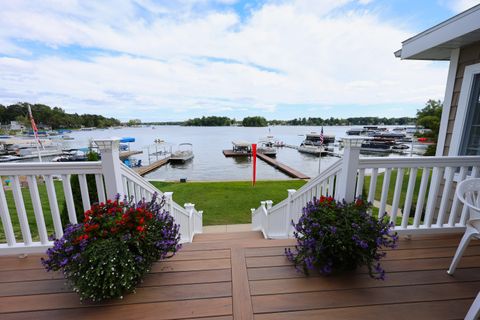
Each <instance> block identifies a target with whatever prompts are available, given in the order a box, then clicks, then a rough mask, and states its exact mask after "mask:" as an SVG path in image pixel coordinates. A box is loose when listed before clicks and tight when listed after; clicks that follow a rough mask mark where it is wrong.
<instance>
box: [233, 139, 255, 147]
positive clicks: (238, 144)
mask: <svg viewBox="0 0 480 320" xmlns="http://www.w3.org/2000/svg"><path fill="white" fill-rule="evenodd" d="M232 143H233V145H234V146H236V147H251V146H252V144H251V143H250V142H248V141H244V140H235V141H232Z"/></svg>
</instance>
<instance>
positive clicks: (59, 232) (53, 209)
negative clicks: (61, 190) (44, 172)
mask: <svg viewBox="0 0 480 320" xmlns="http://www.w3.org/2000/svg"><path fill="white" fill-rule="evenodd" d="M44 179H45V186H46V187H47V195H48V203H49V204H50V213H51V214H52V220H53V227H54V228H55V237H56V238H57V239H59V238H61V237H62V236H63V227H62V220H61V218H60V210H59V209H58V200H57V193H56V191H55V184H54V182H53V178H52V176H50V175H48V176H45V178H44Z"/></svg>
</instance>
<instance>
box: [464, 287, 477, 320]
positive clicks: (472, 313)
mask: <svg viewBox="0 0 480 320" xmlns="http://www.w3.org/2000/svg"><path fill="white" fill-rule="evenodd" d="M479 317H480V293H479V294H477V297H476V298H475V301H473V303H472V305H471V306H470V309H468V312H467V315H466V316H465V319H464V320H476V319H478V318H479Z"/></svg>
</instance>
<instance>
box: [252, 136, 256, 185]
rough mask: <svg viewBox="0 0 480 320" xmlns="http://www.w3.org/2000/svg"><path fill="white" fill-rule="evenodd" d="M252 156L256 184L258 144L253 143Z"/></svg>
mask: <svg viewBox="0 0 480 320" xmlns="http://www.w3.org/2000/svg"><path fill="white" fill-rule="evenodd" d="M252 157H253V180H252V184H253V185H255V182H256V180H257V145H256V144H255V143H254V144H252Z"/></svg>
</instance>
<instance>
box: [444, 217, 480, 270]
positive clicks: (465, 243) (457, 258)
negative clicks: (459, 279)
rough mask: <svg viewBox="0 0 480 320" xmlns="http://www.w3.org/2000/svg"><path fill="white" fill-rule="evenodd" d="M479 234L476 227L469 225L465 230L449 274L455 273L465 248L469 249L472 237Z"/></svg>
mask: <svg viewBox="0 0 480 320" xmlns="http://www.w3.org/2000/svg"><path fill="white" fill-rule="evenodd" d="M477 234H478V231H477V230H476V229H475V228H472V227H470V226H467V230H465V233H464V234H463V237H462V240H461V241H460V244H459V245H458V248H457V252H455V256H454V257H453V260H452V264H451V265H450V268H449V269H448V271H447V273H448V274H449V275H453V273H454V272H455V269H456V268H457V265H458V263H459V262H460V258H462V255H463V253H464V252H465V249H467V246H468V243H469V242H470V239H471V238H472V237H473V236H475V235H477Z"/></svg>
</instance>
